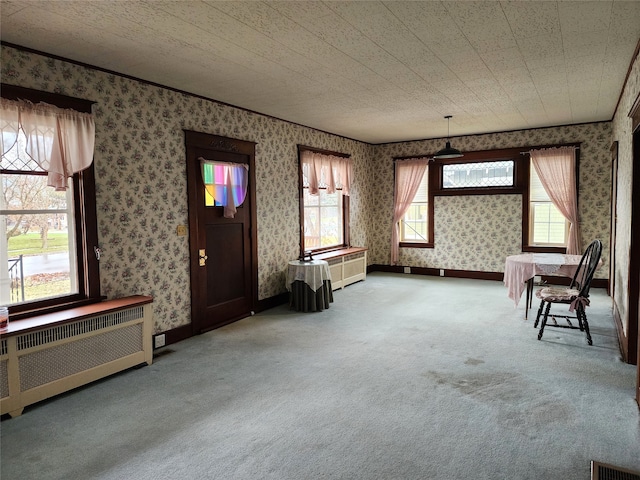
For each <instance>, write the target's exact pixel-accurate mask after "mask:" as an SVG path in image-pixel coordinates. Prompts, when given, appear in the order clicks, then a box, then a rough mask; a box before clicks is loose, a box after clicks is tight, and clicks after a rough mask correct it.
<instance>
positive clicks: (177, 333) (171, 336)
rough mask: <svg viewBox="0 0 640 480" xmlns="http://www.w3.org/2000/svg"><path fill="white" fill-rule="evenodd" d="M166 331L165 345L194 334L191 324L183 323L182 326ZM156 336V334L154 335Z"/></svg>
mask: <svg viewBox="0 0 640 480" xmlns="http://www.w3.org/2000/svg"><path fill="white" fill-rule="evenodd" d="M161 333H164V335H165V337H164V339H165V345H171V344H172V343H178V342H180V341H181V340H186V339H187V338H189V337H192V336H193V332H192V331H191V324H190V323H189V324H188V325H182V326H180V327H176V328H172V329H171V330H167V331H165V332H161ZM154 336H155V335H154ZM160 348H162V347H160Z"/></svg>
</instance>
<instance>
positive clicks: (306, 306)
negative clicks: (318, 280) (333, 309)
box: [289, 280, 333, 312]
mask: <svg viewBox="0 0 640 480" xmlns="http://www.w3.org/2000/svg"><path fill="white" fill-rule="evenodd" d="M331 302H333V290H332V289H331V280H325V281H324V282H323V284H322V287H320V288H319V289H318V290H316V291H315V292H314V291H313V290H312V289H311V287H310V286H309V285H307V284H306V283H304V282H302V281H299V280H296V281H295V282H293V283H292V284H291V292H290V293H289V306H290V307H291V308H293V309H294V310H297V311H298V312H321V311H322V310H324V309H326V308H329V303H331Z"/></svg>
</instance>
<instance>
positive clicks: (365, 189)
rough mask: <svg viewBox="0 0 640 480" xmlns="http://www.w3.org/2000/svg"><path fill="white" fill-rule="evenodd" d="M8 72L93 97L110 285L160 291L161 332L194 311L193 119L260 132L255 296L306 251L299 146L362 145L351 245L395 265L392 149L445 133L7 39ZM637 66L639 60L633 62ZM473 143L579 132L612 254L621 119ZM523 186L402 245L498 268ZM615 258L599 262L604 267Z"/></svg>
mask: <svg viewBox="0 0 640 480" xmlns="http://www.w3.org/2000/svg"><path fill="white" fill-rule="evenodd" d="M0 58H1V61H2V69H3V72H2V74H3V82H5V83H9V84H14V85H21V86H24V87H29V88H35V89H38V90H43V91H52V92H57V93H61V94H65V95H71V96H75V97H80V98H85V99H88V100H92V101H95V102H96V104H95V106H94V113H95V117H96V152H95V156H94V159H95V166H96V187H97V204H98V236H99V240H100V247H101V248H102V250H103V256H102V260H101V263H100V273H101V289H102V294H103V295H106V296H107V297H108V298H117V297H121V296H127V295H133V294H144V295H151V296H153V297H154V322H155V326H154V331H155V333H157V332H161V331H166V330H169V329H172V328H176V327H178V326H182V325H186V324H188V323H190V308H191V307H190V276H189V239H188V237H179V236H177V234H176V227H177V226H178V225H188V209H187V181H186V167H185V148H184V133H183V130H184V129H188V130H195V131H200V132H205V133H211V134H216V135H222V136H227V137H232V138H237V139H241V140H248V141H252V142H256V171H255V176H256V196H257V198H256V207H257V225H258V232H257V243H258V298H259V299H260V300H262V299H266V298H270V297H272V296H275V295H278V294H280V293H283V292H285V291H286V289H285V285H284V283H285V267H286V265H287V262H288V261H289V260H291V259H292V258H296V257H297V256H298V249H299V247H298V242H299V233H298V222H299V218H298V215H299V208H298V174H297V168H298V157H297V145H298V144H303V145H308V146H311V147H316V148H322V149H328V150H333V151H338V152H344V153H349V154H351V158H352V159H353V162H354V177H355V181H354V184H353V188H352V194H351V198H350V222H351V223H350V229H351V244H352V245H354V246H364V247H368V248H369V252H368V262H369V264H385V265H388V264H389V258H390V241H391V219H392V211H393V205H392V204H393V161H392V157H394V156H403V155H404V156H406V155H417V154H425V153H426V154H428V153H432V152H435V151H436V150H438V149H439V148H441V146H442V140H441V139H436V140H424V141H416V142H404V143H395V144H386V145H369V144H365V143H361V142H357V141H353V140H349V139H346V138H343V137H339V136H336V135H331V134H328V133H324V132H319V131H316V130H313V129H311V128H306V127H303V126H300V125H295V124H291V123H288V122H285V121H281V120H277V119H274V118H271V117H266V116H263V115H260V114H256V113H251V112H248V111H246V110H243V109H238V108H234V107H231V106H228V105H222V104H219V103H217V102H215V101H209V100H205V99H202V98H199V97H195V96H192V95H188V94H185V93H180V92H176V91H173V90H171V89H166V88H162V87H158V86H154V85H148V84H146V83H143V82H140V81H136V80H133V79H129V78H125V77H121V76H118V75H114V74H109V73H106V72H103V71H100V70H95V69H91V68H87V67H84V66H79V65H75V64H72V63H69V62H64V61H61V60H58V59H51V58H48V57H46V56H41V55H37V54H33V53H27V52H24V51H21V50H17V49H14V48H11V47H7V46H2V47H1V57H0ZM636 76H637V69H636ZM452 142H453V144H454V145H455V147H456V148H459V149H461V150H463V151H464V150H466V151H472V150H487V149H494V148H507V147H514V146H526V145H543V144H545V145H546V144H553V143H563V142H582V146H581V153H580V158H581V161H580V216H581V221H582V236H583V242H588V241H590V240H591V239H593V238H600V239H601V240H602V241H603V243H604V244H605V252H604V253H603V258H604V260H605V263H607V259H608V244H609V188H610V167H609V145H610V142H611V123H609V122H604V123H595V124H587V125H577V126H566V127H558V128H548V129H536V130H529V131H518V132H507V133H497V134H485V135H474V136H468V137H456V138H454V139H453V140H452ZM520 215H521V205H520V197H519V196H517V195H501V196H482V197H479V196H459V197H438V198H436V200H435V219H436V220H435V244H436V246H435V248H434V249H401V258H400V261H401V263H402V264H403V265H408V266H425V267H433V268H444V269H459V270H479V271H487V272H499V271H502V269H503V266H504V265H503V263H504V257H505V256H507V255H510V254H513V253H519V251H520V237H521V232H520V230H521V220H520ZM607 274H608V266H607V265H605V266H604V267H603V268H602V269H600V271H599V272H598V276H599V277H601V278H606V277H607Z"/></svg>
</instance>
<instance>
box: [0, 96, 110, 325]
mask: <svg viewBox="0 0 640 480" xmlns="http://www.w3.org/2000/svg"><path fill="white" fill-rule="evenodd" d="M2 96H3V98H8V99H10V100H14V99H18V98H21V99H27V100H29V101H31V102H33V103H38V102H41V101H42V102H46V103H48V104H51V105H55V106H57V107H59V108H72V109H74V110H76V111H81V112H90V111H91V102H88V101H85V100H79V99H73V98H70V97H65V96H61V95H55V94H48V93H45V92H37V91H34V90H29V89H23V88H19V87H13V86H5V85H2ZM3 127H4V125H3ZM25 141H26V140H25V135H24V132H23V131H22V130H20V131H19V133H18V138H17V142H16V143H15V144H14V145H13V146H12V148H11V149H10V150H8V151H7V152H5V154H4V155H3V156H2V162H1V163H0V267H1V268H0V284H1V287H2V288H1V289H0V290H1V292H2V293H0V304H1V305H8V306H9V308H10V312H11V314H12V317H13V318H15V319H18V318H22V317H26V316H29V314H30V312H31V311H34V310H36V309H37V310H38V313H42V312H46V311H48V310H51V309H59V308H61V307H62V306H63V305H69V304H72V305H73V306H77V305H79V304H85V303H92V302H95V301H99V299H100V285H99V284H100V281H99V274H98V259H97V254H96V249H97V248H98V243H97V225H96V208H95V180H94V172H93V164H91V166H89V167H88V168H86V169H84V170H82V171H80V172H78V173H75V174H74V175H73V176H72V177H71V178H69V179H66V180H65V181H66V186H67V190H65V191H57V190H56V189H55V188H53V187H49V186H47V183H48V182H47V180H48V179H47V176H48V173H47V171H46V170H44V169H43V168H42V167H41V166H40V165H39V164H38V163H36V162H35V161H34V160H33V159H31V158H30V157H29V156H28V155H25V153H24V146H25ZM5 148H7V147H6V146H5Z"/></svg>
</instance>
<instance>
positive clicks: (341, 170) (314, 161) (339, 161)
mask: <svg viewBox="0 0 640 480" xmlns="http://www.w3.org/2000/svg"><path fill="white" fill-rule="evenodd" d="M300 161H301V162H302V174H303V175H304V177H306V178H307V180H308V182H309V194H310V195H318V189H319V188H320V187H321V186H324V187H326V189H327V193H328V194H332V193H335V191H336V189H342V195H346V196H349V193H350V189H351V182H352V179H353V169H352V166H351V159H350V158H345V157H338V156H336V155H326V154H323V153H318V152H312V151H310V150H303V151H302V152H301V154H300Z"/></svg>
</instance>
